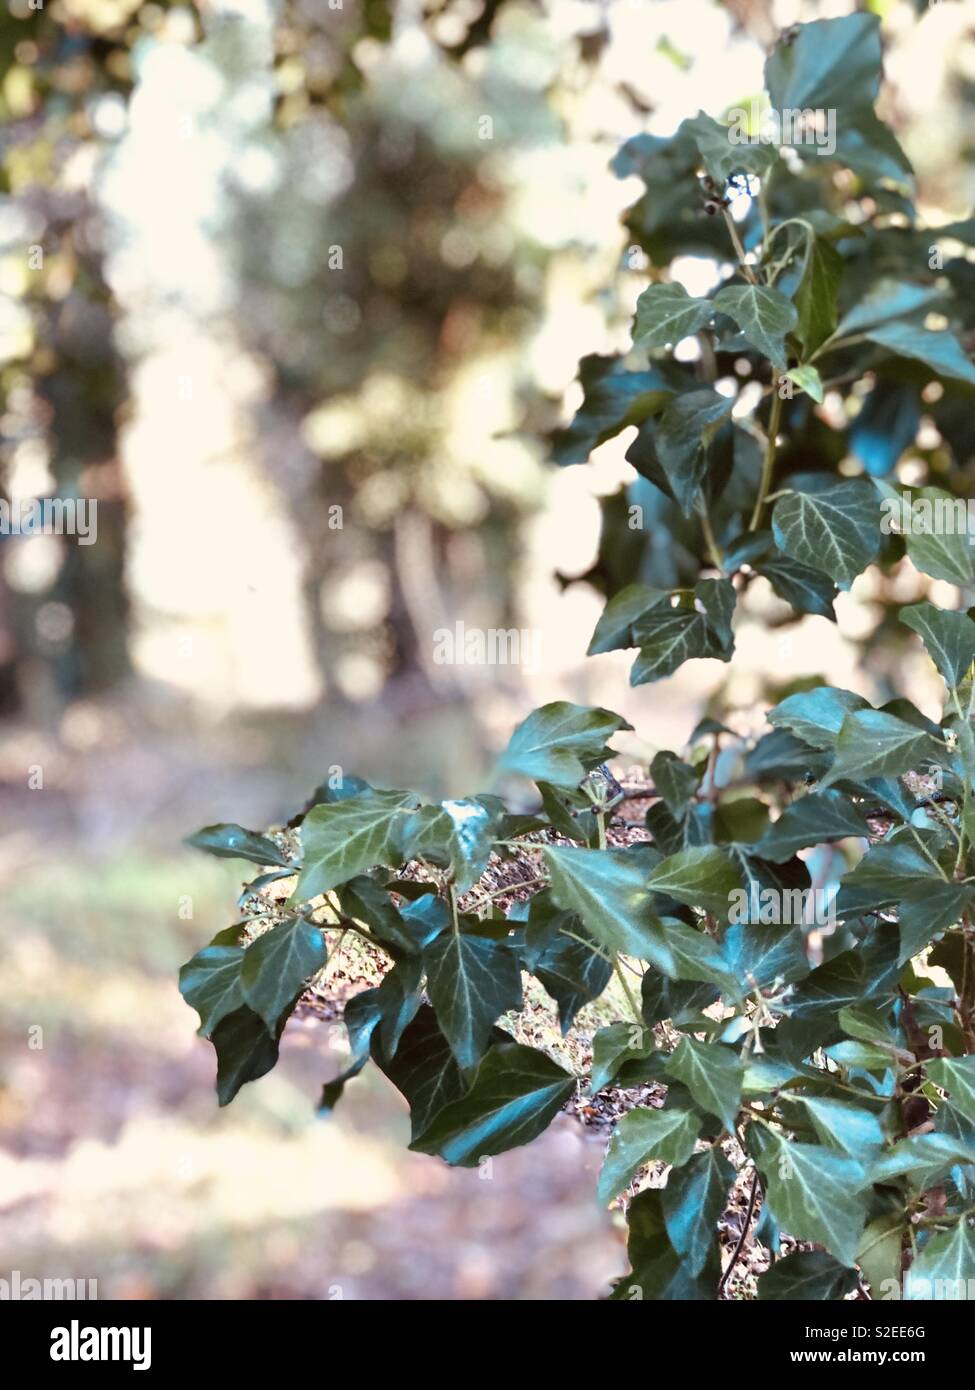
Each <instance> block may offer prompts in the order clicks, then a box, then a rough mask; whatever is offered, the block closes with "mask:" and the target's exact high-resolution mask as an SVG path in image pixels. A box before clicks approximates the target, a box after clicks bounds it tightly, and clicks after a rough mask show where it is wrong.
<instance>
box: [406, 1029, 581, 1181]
mask: <svg viewBox="0 0 975 1390" xmlns="http://www.w3.org/2000/svg"><path fill="white" fill-rule="evenodd" d="M575 1087H576V1082H575V1077H573V1076H570V1074H569V1073H568V1072H566V1071H563V1069H562V1068H561V1067H560V1066H557V1065H556V1063H555V1062H553V1061H552V1060H551V1058H550V1057H546V1055H545V1054H544V1052H539V1051H537V1050H536V1049H535V1048H533V1047H522V1046H521V1044H519V1043H514V1042H511V1043H496V1044H494V1046H492V1047H491V1049H490V1050H489V1051H488V1053H487V1055H486V1056H485V1058H484V1060H483V1061H482V1062H481V1065H480V1066H479V1067H478V1069H477V1075H476V1076H475V1078H474V1083H473V1085H472V1086H471V1089H470V1090H469V1091H468V1092H467V1094H466V1095H465V1096H463V1097H462V1098H461V1099H460V1100H456V1101H454V1102H453V1103H452V1104H450V1105H448V1106H447V1107H446V1108H445V1109H443V1110H442V1111H441V1112H440V1114H439V1115H438V1116H437V1118H436V1119H435V1120H434V1121H433V1123H432V1124H431V1125H430V1127H429V1128H428V1129H427V1130H426V1131H425V1132H424V1134H423V1135H422V1137H421V1138H420V1139H419V1140H416V1141H414V1143H412V1144H411V1145H410V1147H411V1148H413V1149H418V1150H419V1151H420V1152H421V1153H436V1154H439V1155H440V1157H441V1158H443V1159H446V1161H447V1162H448V1163H451V1164H454V1165H456V1166H458V1167H461V1168H473V1167H475V1166H476V1165H477V1163H478V1161H479V1160H480V1159H482V1158H487V1157H490V1156H491V1155H493V1154H499V1153H504V1152H505V1150H507V1149H513V1148H516V1147H517V1146H518V1145H519V1144H528V1143H530V1142H531V1140H532V1139H535V1138H536V1137H537V1136H538V1135H539V1134H541V1133H542V1131H543V1130H544V1129H546V1128H547V1126H548V1125H549V1124H550V1123H551V1121H552V1120H553V1119H554V1117H555V1116H556V1115H557V1114H558V1112H559V1111H560V1110H561V1109H562V1107H563V1105H565V1103H566V1101H567V1100H569V1098H570V1097H571V1096H572V1095H573V1093H574V1092H575Z"/></svg>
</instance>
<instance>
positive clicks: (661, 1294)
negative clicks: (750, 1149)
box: [610, 1172, 721, 1303]
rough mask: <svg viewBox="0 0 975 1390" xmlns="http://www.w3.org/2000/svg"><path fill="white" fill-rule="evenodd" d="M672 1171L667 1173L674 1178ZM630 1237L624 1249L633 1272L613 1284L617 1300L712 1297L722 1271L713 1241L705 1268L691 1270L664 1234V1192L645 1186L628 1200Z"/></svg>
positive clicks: (659, 1301) (710, 1298)
mask: <svg viewBox="0 0 975 1390" xmlns="http://www.w3.org/2000/svg"><path fill="white" fill-rule="evenodd" d="M674 1176H675V1174H674V1173H673V1172H672V1173H671V1175H670V1179H671V1181H673V1179H674ZM626 1224H627V1228H628V1231H629V1238H628V1240H627V1243H626V1252H627V1254H628V1256H629V1259H630V1265H631V1268H632V1272H631V1273H630V1274H628V1275H624V1276H623V1278H622V1279H620V1280H619V1282H618V1283H617V1284H616V1285H615V1286H614V1289H613V1292H612V1294H611V1295H610V1297H611V1298H612V1299H613V1300H615V1301H616V1302H621V1303H622V1302H629V1301H633V1300H641V1301H643V1300H645V1301H648V1302H654V1303H661V1302H681V1303H686V1302H688V1301H690V1300H696V1301H703V1300H712V1299H713V1298H714V1296H715V1291H716V1289H717V1285H718V1279H719V1277H720V1274H721V1261H720V1257H719V1256H718V1252H717V1245H716V1243H713V1242H712V1243H711V1245H710V1247H709V1249H708V1253H707V1255H706V1260H705V1265H704V1268H703V1269H702V1270H701V1271H700V1273H699V1274H697V1275H692V1274H691V1272H690V1264H689V1262H688V1260H687V1259H686V1258H684V1257H682V1256H681V1255H679V1254H678V1253H677V1251H676V1250H675V1249H674V1247H673V1245H671V1243H670V1238H669V1236H668V1234H667V1225H666V1218H665V1215H664V1192H662V1191H661V1190H660V1189H659V1188H646V1189H645V1190H644V1191H643V1192H638V1193H637V1195H636V1196H635V1197H634V1198H633V1200H632V1202H630V1204H629V1207H628V1209H627V1213H626Z"/></svg>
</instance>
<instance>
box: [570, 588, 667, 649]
mask: <svg viewBox="0 0 975 1390" xmlns="http://www.w3.org/2000/svg"><path fill="white" fill-rule="evenodd" d="M665 602H666V603H667V605H668V607H669V604H670V594H669V593H668V592H667V591H666V590H665V589H655V588H653V587H652V586H651V585H649V584H628V585H627V586H626V588H625V589H621V590H620V592H619V593H618V594H614V595H613V597H612V598H611V599H610V601H609V603H607V605H606V607H605V608H604V609H603V611H602V613H601V615H600V618H599V621H598V623H597V624H596V627H595V630H594V631H593V634H592V638H591V639H590V642H589V648H588V651H587V653H586V654H587V656H596V655H597V654H598V653H599V652H613V651H618V650H619V649H620V648H621V647H635V646H636V645H637V642H636V639H635V637H634V636H633V625H634V623H636V622H638V621H639V619H640V618H642V617H643V615H644V614H645V613H649V612H650V610H651V609H652V608H656V607H658V606H660V605H663V604H664V603H665Z"/></svg>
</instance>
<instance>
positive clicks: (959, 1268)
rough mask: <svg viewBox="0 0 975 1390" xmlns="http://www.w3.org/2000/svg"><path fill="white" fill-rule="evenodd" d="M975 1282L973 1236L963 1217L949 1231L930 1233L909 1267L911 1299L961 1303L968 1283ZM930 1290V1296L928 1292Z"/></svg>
mask: <svg viewBox="0 0 975 1390" xmlns="http://www.w3.org/2000/svg"><path fill="white" fill-rule="evenodd" d="M971 1279H975V1232H973V1230H972V1227H971V1225H970V1224H969V1221H968V1218H967V1216H963V1217H962V1218H961V1220H960V1221H957V1222H956V1223H955V1225H954V1226H953V1227H952V1229H951V1230H950V1231H937V1232H935V1233H933V1234H932V1235H931V1236H930V1237H929V1239H928V1241H927V1243H926V1245H925V1246H924V1249H923V1250H922V1251H921V1252H920V1254H919V1255H918V1257H917V1259H916V1260H915V1261H914V1263H913V1265H912V1266H911V1270H910V1275H909V1280H910V1284H909V1287H910V1296H911V1298H924V1297H925V1295H927V1297H929V1298H930V1297H931V1296H932V1293H934V1296H936V1297H938V1298H946V1299H949V1300H951V1301H964V1300H966V1299H967V1298H968V1297H969V1280H971ZM928 1290H930V1291H931V1292H928Z"/></svg>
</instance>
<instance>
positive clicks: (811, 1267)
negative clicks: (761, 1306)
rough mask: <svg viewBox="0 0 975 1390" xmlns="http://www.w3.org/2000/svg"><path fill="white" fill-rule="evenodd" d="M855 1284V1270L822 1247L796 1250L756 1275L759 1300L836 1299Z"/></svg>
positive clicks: (831, 1300) (849, 1290)
mask: <svg viewBox="0 0 975 1390" xmlns="http://www.w3.org/2000/svg"><path fill="white" fill-rule="evenodd" d="M856 1286H857V1272H856V1270H855V1269H847V1268H845V1267H844V1266H843V1265H841V1264H840V1263H839V1262H838V1261H837V1260H834V1259H833V1257H832V1255H828V1254H827V1253H826V1251H825V1250H795V1251H793V1253H792V1254H791V1255H786V1256H785V1258H784V1259H782V1260H776V1261H775V1263H774V1264H773V1265H772V1266H771V1268H769V1269H767V1270H766V1271H765V1273H764V1274H762V1275H760V1276H759V1280H758V1285H757V1289H758V1298H759V1302H768V1301H770V1300H772V1299H775V1300H776V1301H783V1302H784V1301H786V1300H795V1301H800V1300H801V1301H807V1302H811V1301H812V1300H813V1299H818V1300H821V1301H822V1300H826V1301H830V1302H837V1301H839V1300H840V1299H842V1298H845V1297H846V1295H847V1294H848V1293H852V1292H853V1290H854V1289H855V1288H856Z"/></svg>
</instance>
